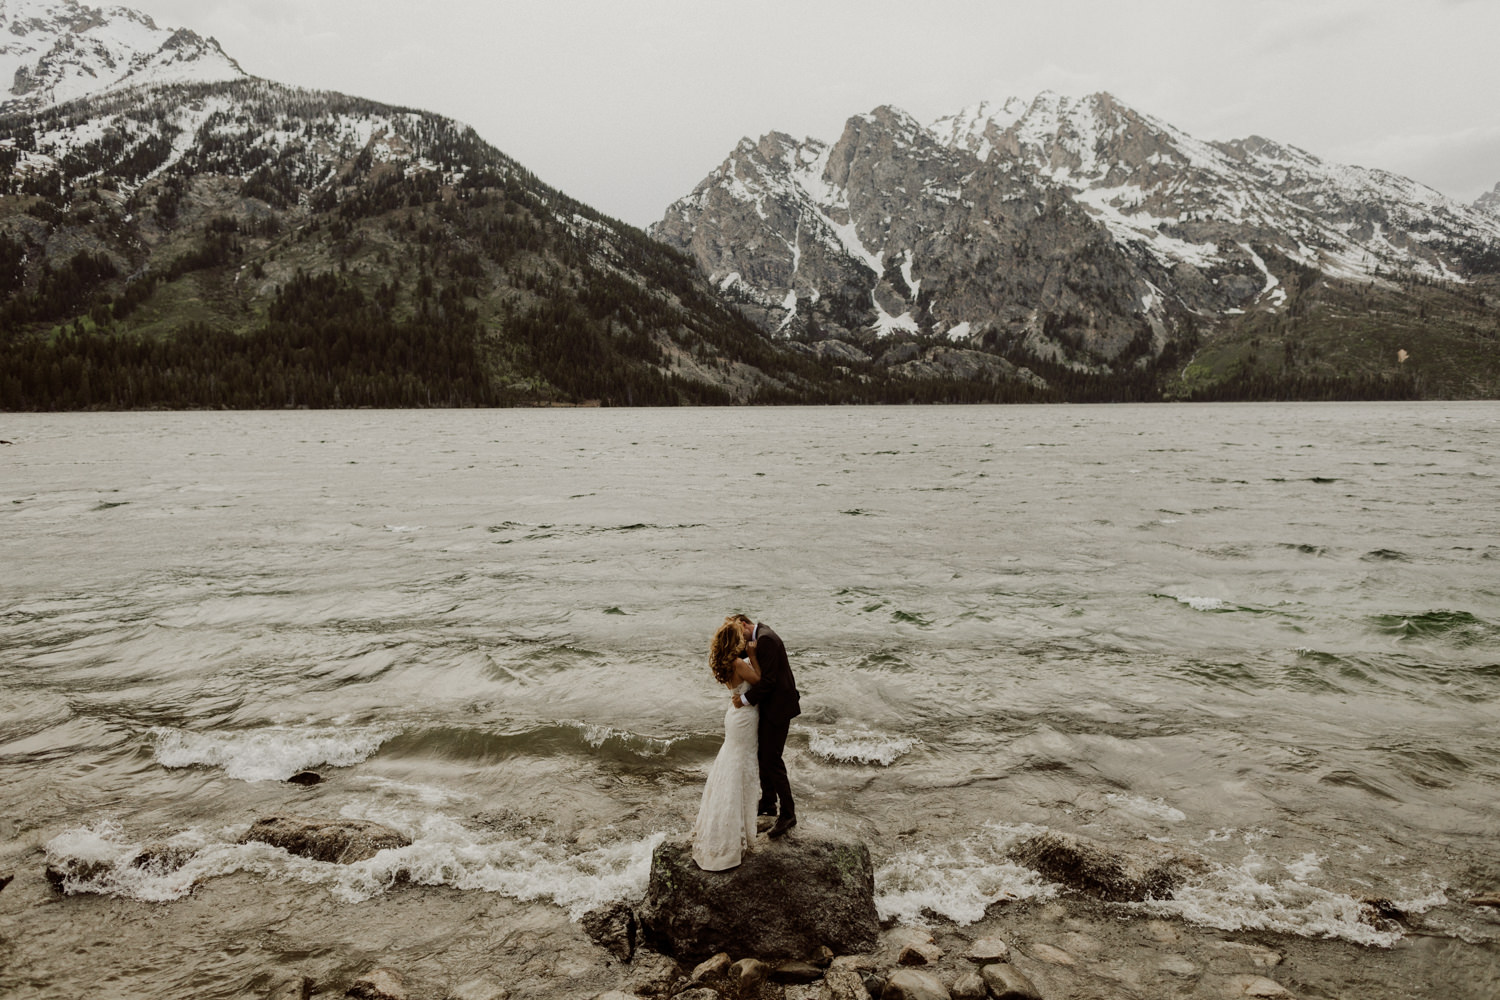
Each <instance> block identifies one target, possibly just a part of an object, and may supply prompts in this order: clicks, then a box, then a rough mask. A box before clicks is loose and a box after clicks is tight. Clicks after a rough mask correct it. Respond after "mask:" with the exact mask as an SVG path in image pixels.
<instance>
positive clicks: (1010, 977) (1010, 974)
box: [979, 962, 1041, 1000]
mask: <svg viewBox="0 0 1500 1000" xmlns="http://www.w3.org/2000/svg"><path fill="white" fill-rule="evenodd" d="M979 974H980V975H981V976H983V977H984V985H985V986H986V987H987V988H988V989H989V991H990V996H992V997H994V998H995V1000H1041V994H1040V993H1038V992H1037V991H1036V987H1035V986H1033V985H1031V980H1030V979H1027V978H1026V975H1025V974H1024V973H1023V972H1021V970H1020V969H1017V968H1016V967H1015V966H1013V965H1010V964H1008V963H1005V962H996V963H995V964H994V965H986V966H985V967H984V968H983V969H980V970H979Z"/></svg>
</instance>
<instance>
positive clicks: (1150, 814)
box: [1104, 792, 1187, 823]
mask: <svg viewBox="0 0 1500 1000" xmlns="http://www.w3.org/2000/svg"><path fill="white" fill-rule="evenodd" d="M1104 801H1105V802H1108V803H1109V804H1110V805H1111V806H1113V807H1114V808H1116V809H1119V810H1120V811H1121V812H1127V813H1130V814H1131V815H1132V816H1139V817H1140V818H1142V819H1154V820H1158V821H1160V822H1163V823H1181V822H1182V821H1183V820H1185V819H1187V814H1186V813H1184V812H1183V811H1182V810H1181V809H1178V808H1176V807H1174V806H1171V805H1168V804H1167V803H1166V802H1165V801H1164V800H1162V799H1145V798H1141V797H1140V796H1137V795H1120V794H1117V793H1115V792H1107V793H1105V796H1104Z"/></svg>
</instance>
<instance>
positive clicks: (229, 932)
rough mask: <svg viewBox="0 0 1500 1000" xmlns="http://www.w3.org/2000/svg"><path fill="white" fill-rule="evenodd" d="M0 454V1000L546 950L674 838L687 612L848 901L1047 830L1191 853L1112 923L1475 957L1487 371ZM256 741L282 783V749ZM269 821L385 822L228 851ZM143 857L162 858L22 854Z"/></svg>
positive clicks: (930, 904)
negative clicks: (1361, 391) (325, 855)
mask: <svg viewBox="0 0 1500 1000" xmlns="http://www.w3.org/2000/svg"><path fill="white" fill-rule="evenodd" d="M0 438H4V439H6V440H8V441H9V442H10V443H9V444H6V445H0V566H3V573H0V596H3V606H0V695H3V697H0V875H3V874H6V873H13V874H15V875H16V881H15V882H14V883H13V884H11V885H10V886H8V887H6V888H5V889H4V891H3V892H0V927H3V929H4V931H5V933H4V935H3V940H0V992H5V993H6V994H7V995H10V994H14V995H16V996H75V995H80V991H81V990H83V989H84V987H86V986H87V985H88V984H97V983H98V982H99V981H100V980H101V978H102V979H105V980H106V981H107V982H110V983H113V984H115V985H116V986H117V987H118V988H119V989H118V992H119V993H120V995H151V994H152V993H153V989H152V988H153V987H161V990H160V992H159V993H156V994H155V995H168V993H171V994H172V995H179V994H184V993H186V992H187V991H193V992H194V995H197V996H220V995H222V996H235V995H240V992H241V991H243V990H247V989H252V988H253V987H254V986H255V984H256V983H257V982H258V981H259V980H257V979H256V978H255V977H256V976H257V975H259V974H260V972H261V970H263V969H264V968H265V967H267V966H268V965H272V964H276V963H280V964H283V965H288V964H295V963H296V962H298V961H303V960H312V959H309V958H308V956H309V955H312V956H314V958H315V957H316V956H318V955H324V954H325V953H326V954H327V955H332V954H335V953H338V954H339V955H341V956H342V957H341V958H340V960H341V961H346V962H347V963H349V964H351V965H352V964H354V963H356V962H357V961H358V960H360V959H362V958H364V957H368V956H369V955H373V954H375V953H377V952H378V950H379V947H380V943H381V942H384V943H385V945H386V946H387V947H393V945H391V944H390V942H391V941H393V940H395V939H396V938H397V937H399V935H400V934H401V933H402V932H403V931H404V932H406V933H409V932H410V929H411V928H412V927H413V926H414V924H421V923H422V922H424V921H428V922H431V924H432V926H434V927H438V926H443V927H455V926H468V925H470V924H472V923H473V921H474V919H475V915H476V914H478V915H480V917H481V918H483V919H490V920H493V921H495V926H496V927H503V928H505V930H504V931H503V933H502V932H501V931H499V930H491V931H487V932H484V933H482V934H481V933H480V932H477V931H469V932H467V933H469V934H471V935H478V936H472V937H471V938H466V939H464V941H462V942H460V941H458V939H457V938H456V937H454V936H452V935H450V937H449V939H448V940H447V942H446V944H445V943H442V942H437V941H432V942H428V943H425V944H422V945H420V946H416V947H417V950H418V951H420V952H421V955H422V956H423V957H424V959H425V960H427V961H430V962H432V963H437V964H443V963H444V962H446V963H448V964H449V965H450V966H455V967H467V966H468V965H472V966H474V967H475V968H477V967H478V966H479V964H480V963H481V962H482V957H481V956H482V954H483V953H484V952H485V950H486V949H487V948H488V949H489V950H490V951H491V952H493V950H494V949H496V948H501V947H508V948H515V949H520V950H521V951H522V952H524V953H525V954H526V955H529V956H532V958H533V959H534V961H532V959H528V961H532V964H533V965H534V966H535V968H531V967H530V966H528V968H529V969H530V972H528V973H527V974H528V975H532V976H533V977H537V978H538V981H541V980H544V979H545V978H546V977H547V976H549V975H551V976H564V975H569V974H571V973H569V971H568V969H567V968H566V965H567V962H568V961H569V960H568V959H566V958H565V957H560V956H563V955H564V951H565V949H561V948H560V947H559V948H550V946H549V945H548V941H549V940H550V939H551V938H550V937H549V935H551V936H554V937H555V936H556V935H557V934H558V933H559V932H558V931H557V927H558V926H559V925H566V922H567V919H568V918H569V917H576V916H578V915H579V914H581V913H582V912H584V911H586V910H587V909H589V908H591V907H593V906H596V905H599V904H600V903H602V902H606V901H609V900H612V899H623V898H632V897H634V896H637V895H639V894H640V893H641V892H642V891H643V889H644V884H645V876H646V871H647V863H648V861H649V857H650V852H651V850H652V848H653V847H654V845H655V844H656V843H657V842H659V840H660V839H661V837H662V836H664V835H667V834H677V833H681V832H683V831H685V830H686V829H687V828H688V827H689V826H690V825H691V819H692V815H693V813H694V812H695V810H696V806H697V797H698V792H699V787H700V785H701V781H702V779H703V776H704V774H705V773H706V770H707V767H708V764H709V762H710V761H711V760H712V757H713V754H714V753H715V751H716V749H717V746H718V743H719V738H720V733H719V731H718V727H719V724H720V720H721V717H722V695H721V694H720V692H719V691H718V690H717V689H716V688H715V687H714V685H713V683H712V681H711V679H710V678H709V676H708V670H707V665H706V647H707V640H708V636H709V634H710V633H711V631H712V629H713V628H714V626H715V625H717V623H718V622H719V621H720V620H721V619H722V616H723V615H724V614H725V613H727V612H730V611H740V610H743V611H745V612H747V613H749V614H751V615H753V616H755V617H757V618H760V619H763V620H765V621H767V622H769V623H770V624H772V625H773V626H774V627H775V628H776V629H777V630H778V631H779V632H780V633H781V635H782V637H783V638H784V639H785V640H786V643H787V646H788V649H789V651H790V654H791V658H792V664H793V667H794V669H795V671H796V673H797V678H798V682H799V686H800V687H801V689H802V692H803V707H804V715H803V716H802V717H801V718H800V719H798V720H797V722H796V723H795V724H794V726H793V730H792V737H791V741H790V744H789V751H788V753H789V756H788V765H789V768H790V770H791V773H792V782H793V788H794V790H795V792H796V793H797V795H798V803H799V813H800V814H801V816H802V818H803V819H804V821H811V822H812V823H814V824H823V825H826V826H830V827H837V828H841V829H844V830H847V831H852V832H854V833H857V834H858V835H860V836H862V837H863V838H865V839H866V840H867V841H868V842H869V844H870V846H871V850H872V852H873V854H874V857H875V861H876V866H877V886H876V888H877V894H878V897H879V905H880V908H881V910H882V913H883V915H885V916H887V917H893V918H897V919H902V920H906V921H912V922H922V921H930V920H933V919H946V920H951V921H956V922H958V923H960V924H962V923H965V922H968V921H973V920H977V919H979V917H980V916H981V915H982V914H983V912H984V910H985V907H986V906H987V905H989V904H990V903H992V902H993V901H994V900H995V899H997V898H1001V897H1004V896H1006V895H1009V896H1011V897H1014V898H1018V899H1024V898H1028V897H1034V896H1045V895H1047V894H1050V893H1052V892H1054V891H1055V887H1053V886H1049V885H1048V884H1047V883H1046V882H1045V881H1044V880H1042V879H1040V878H1039V877H1038V876H1036V875H1035V873H1032V872H1030V871H1028V870H1026V869H1024V868H1021V867H1019V866H1017V865H1015V864H1013V863H1011V862H1010V861H1008V860H1007V858H1006V849H1007V847H1008V846H1009V845H1010V844H1011V843H1012V842H1013V841H1015V840H1016V839H1017V838H1018V837H1020V836H1022V835H1025V834H1027V833H1029V832H1033V831H1036V830H1038V829H1042V828H1049V829H1056V830H1065V831H1071V832H1077V833H1082V834H1085V835H1088V836H1091V837H1095V838H1099V839H1103V840H1108V841H1119V842H1128V841H1132V840H1139V839H1141V838H1151V839H1153V840H1156V841H1159V842H1164V843H1167V844H1171V845H1174V846H1176V847H1179V848H1181V849H1183V850H1186V851H1191V852H1193V853H1196V854H1200V855H1202V856H1204V857H1205V858H1206V859H1207V860H1208V862H1209V868H1208V870H1207V872H1206V874H1204V875H1203V876H1202V877H1201V878H1200V879H1199V880H1198V881H1196V882H1195V883H1194V884H1193V885H1192V886H1190V887H1189V888H1187V889H1185V890H1183V891H1182V892H1179V893H1178V897H1177V898H1176V899H1174V900H1170V901H1166V902H1160V903H1149V904H1140V905H1139V907H1137V908H1136V911H1137V912H1138V913H1139V914H1140V916H1141V917H1142V918H1146V917H1162V916H1166V917H1179V918H1182V919H1184V920H1186V921H1189V922H1191V923H1194V924H1198V925H1202V926H1207V927H1212V928H1222V929H1224V930H1238V929H1246V928H1253V929H1259V930H1264V931H1272V932H1279V933H1284V934H1290V935H1299V936H1303V937H1307V938H1325V937H1326V938H1335V939H1340V940H1343V941H1347V942H1351V943H1353V944H1356V945H1360V946H1365V947H1371V948H1389V947H1392V946H1395V945H1397V944H1398V943H1399V942H1400V941H1401V939H1402V937H1403V934H1404V933H1405V932H1403V931H1402V930H1401V929H1399V928H1392V927H1381V926H1374V925H1372V924H1371V923H1369V922H1368V921H1367V920H1365V919H1362V911H1361V907H1360V906H1359V904H1358V902H1357V901H1358V899H1360V898H1361V897H1368V896H1376V897H1384V898H1388V899H1390V900H1392V901H1394V902H1395V903H1396V904H1397V905H1399V906H1400V907H1401V908H1403V909H1405V910H1406V911H1407V912H1408V913H1410V914H1412V915H1413V918H1414V919H1415V920H1417V921H1419V922H1420V926H1421V928H1422V933H1423V935H1425V936H1429V937H1431V936H1436V937H1439V938H1443V939H1446V940H1450V941H1451V942H1453V944H1454V947H1456V948H1459V949H1460V954H1461V955H1462V956H1466V957H1468V958H1472V959H1474V960H1476V962H1480V961H1481V960H1482V962H1483V963H1487V966H1486V967H1488V968H1490V969H1493V968H1494V966H1495V955H1496V949H1497V947H1500V918H1497V917H1496V916H1495V915H1494V914H1493V913H1492V912H1491V911H1489V910H1486V909H1481V908H1476V907H1472V906H1469V905H1467V903H1466V899H1467V898H1468V897H1469V896H1471V895H1474V894H1476V893H1479V892H1483V891H1494V890H1497V889H1500V850H1497V848H1496V843H1497V835H1500V804H1497V801H1496V796H1495V788H1496V786H1497V781H1500V727H1497V725H1496V721H1497V713H1496V698H1497V696H1500V488H1497V486H1500V482H1497V465H1500V445H1497V442H1500V406H1497V405H1495V404H1493V403H1462V404H1439V403H1414V404H1347V405H1343V404H1341V405H1310V404H1309V405H1301V404H1298V405H1223V406H1107V407H1106V406H1097V407H1078V406H1055V407H952V408H926V407H921V408H896V407H891V408H837V409H835V408H828V409H820V408H792V409H753V410H752V409H693V410H565V411H546V410H490V411H403V412H349V411H340V412H298V413H128V414H58V415H15V414H11V415H4V416H3V417H0ZM304 768H315V769H317V770H319V771H321V772H322V773H323V774H324V776H325V778H326V779H327V780H326V781H325V782H324V783H323V784H321V785H317V786H315V787H312V788H302V787H298V786H294V785H288V784H286V783H285V782H283V781H282V780H280V779H284V778H286V777H288V776H289V775H291V774H293V773H295V772H297V771H299V770H301V769H304ZM273 811H293V812H298V813H303V814H309V815H343V816H348V817H358V818H366V819H373V820H377V821H380V822H383V823H387V824H390V825H392V826H395V827H397V828H398V829H400V830H402V831H403V832H404V833H406V834H408V835H409V836H410V837H412V838H413V840H414V841H415V843H414V844H413V846H412V847H410V848H406V849H403V850H401V851H394V852H385V853H384V854H382V855H380V856H378V857H377V858H375V859H373V860H371V861H369V862H363V863H360V864H356V865H351V866H335V865H327V864H322V863H318V862H312V861H304V860H300V859H294V858H291V857H289V856H287V855H286V854H284V853H283V852H281V851H279V850H276V849H272V848H268V847H265V846H264V845H255V844H249V845H239V844H237V843H236V840H237V838H238V836H239V835H240V834H241V833H243V832H244V830H245V829H246V827H247V826H248V824H249V823H250V821H251V820H253V819H254V818H256V817H257V816H260V815H265V814H267V813H269V812H273ZM157 841H168V842H170V843H173V844H177V845H182V846H185V847H190V848H192V849H194V850H195V851H196V853H195V854H194V856H193V858H192V860H191V861H190V862H189V863H188V864H187V865H186V866H185V867H184V868H182V869H180V870H178V871H176V872H167V873H152V872H149V871H136V872H135V873H134V874H132V875H130V876H119V877H114V876H111V877H105V878H100V879H97V880H94V881H89V880H83V881H81V882H78V883H75V884H70V885H69V886H68V888H69V889H71V890H74V893H75V894H73V895H68V896H60V895H58V894H57V893H56V892H54V891H53V890H52V889H51V888H50V887H49V886H48V885H47V884H46V883H45V881H43V879H42V877H41V869H42V867H43V866H44V864H45V863H46V861H47V860H48V859H49V858H50V859H52V860H58V859H69V858H72V859H87V858H99V859H105V860H108V859H113V858H117V857H124V856H128V855H133V854H134V853H135V851H136V850H138V848H139V846H140V845H142V844H144V843H148V842H157ZM398 874H399V875H401V878H400V879H398V878H397V876H398ZM412 882H414V883H415V885H412V884H409V883H412ZM195 885H196V886H197V888H196V889H194V886H195ZM1127 912H1129V911H1128V910H1127ZM445 921H446V923H445ZM351 924H352V925H357V927H358V930H357V932H356V931H355V930H348V929H347V928H348V927H349V926H350V925H351ZM164 926H170V927H171V928H172V930H171V934H172V938H171V939H170V940H167V941H164V940H163V939H162V934H163V932H162V928H163V927H164ZM23 928H24V933H23V932H22V929H23ZM320 935H321V936H320ZM497 935H498V937H497ZM527 935H530V936H529V937H528V936H527ZM308 939H316V940H318V941H319V942H321V943H320V944H318V946H317V948H321V949H323V951H317V949H316V948H312V947H311V946H310V945H308V944H307V940H308ZM370 942H374V943H370ZM549 948H550V950H549ZM340 949H342V951H341V950H340ZM528 949H529V950H528ZM299 956H301V957H300V958H299ZM329 961H332V959H329ZM460 971H462V970H460ZM1476 982H1477V980H1476ZM1477 990H1479V987H1478V986H1477V985H1476V991H1477ZM584 995H590V994H584ZM1473 995H1475V996H1479V995H1483V994H1482V993H1481V992H1475V993H1474V994H1473Z"/></svg>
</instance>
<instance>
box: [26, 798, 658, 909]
mask: <svg viewBox="0 0 1500 1000" xmlns="http://www.w3.org/2000/svg"><path fill="white" fill-rule="evenodd" d="M345 814H346V815H348V814H349V810H345ZM402 815H404V816H405V819H407V820H408V821H410V820H411V819H412V816H411V815H410V814H402ZM402 815H398V814H393V813H389V812H388V813H387V815H384V816H378V817H370V818H376V819H378V821H381V822H387V821H390V820H393V819H394V820H397V822H396V823H392V824H391V825H393V826H395V828H396V829H398V830H402V832H404V833H406V834H407V835H408V836H411V837H412V843H411V845H410V846H408V847H401V848H388V849H386V850H383V851H380V852H379V853H377V854H376V855H375V856H374V857H372V858H368V859H366V860H364V861H357V862H354V863H351V864H334V863H331V862H324V861H314V860H311V859H308V858H303V857H298V856H296V855H293V854H289V853H287V852H286V851H284V850H282V849H281V848H279V847H272V846H271V845H269V844H263V843H259V842H249V843H243V844H242V843H239V837H240V836H241V835H243V834H244V832H245V830H246V827H244V826H239V827H230V828H226V829H224V830H222V831H220V832H219V833H218V834H217V835H215V836H206V835H204V834H201V833H200V832H199V831H196V830H189V831H185V832H183V833H180V834H178V835H176V836H174V837H173V838H171V840H169V841H167V842H166V843H167V844H168V845H169V846H172V847H175V848H180V849H182V851H183V854H184V855H187V854H188V853H189V852H191V856H190V857H187V859H186V860H185V862H184V863H183V864H182V865H181V866H180V867H178V868H176V869H174V870H170V871H167V870H165V866H153V865H144V866H141V867H136V866H133V865H132V864H131V862H132V860H133V859H134V858H136V857H137V856H138V855H139V854H140V852H141V850H142V847H143V845H142V843H141V842H139V841H138V840H134V839H132V838H130V837H129V836H127V835H126V834H125V832H124V831H123V829H122V828H121V827H120V825H119V824H118V823H115V822H113V821H101V822H99V823H96V824H94V825H93V826H88V827H80V828H76V829H72V830H68V831H65V832H64V833H61V834H59V835H58V836H56V837H54V838H53V839H52V840H51V841H50V842H48V844H47V845H46V850H47V858H48V863H49V864H55V865H58V866H59V867H60V868H61V869H62V870H65V871H69V872H72V873H74V874H72V875H70V876H69V877H67V878H66V879H65V880H64V882H63V886H62V888H63V890H64V891H65V892H68V893H96V894H99V895H108V896H118V897H122V898H127V899H135V900H140V901H143V902H170V901H173V900H177V899H181V898H183V897H184V896H186V895H188V893H190V892H191V891H192V890H193V887H194V886H196V885H198V884H199V883H201V882H203V881H205V880H207V879H210V878H214V877H218V876H222V875H229V874H232V873H235V872H247V873H251V874H254V875H259V876H261V877H263V878H266V879H270V880H277V881H283V882H299V883H303V884H310V885H320V886H325V887H327V889H328V891H329V892H330V894H331V895H333V896H334V898H336V899H339V900H342V901H344V902H349V903H358V902H363V901H364V900H367V899H370V898H372V897H374V896H378V895H381V894H382V893H384V892H386V891H387V890H388V889H391V888H393V887H395V886H398V885H401V884H403V883H407V882H414V883H417V884H419V885H429V886H448V887H451V888H454V889H464V890H479V891H484V892H498V893H501V894H502V895H506V896H510V897H512V898H514V899H516V900H519V901H521V902H537V901H540V902H548V903H552V904H555V905H557V906H559V907H562V908H564V909H566V910H567V911H568V914H569V916H570V917H571V918H572V919H575V920H576V919H578V918H579V917H581V916H582V915H583V914H585V913H587V912H588V911H589V910H592V909H595V908H597V907H599V906H602V905H605V904H607V903H611V902H614V901H616V900H621V899H634V898H639V897H641V896H643V895H644V894H645V891H646V883H647V880H648V877H649V875H650V871H651V855H652V852H653V851H654V850H655V849H656V846H657V845H658V844H660V843H661V842H662V840H663V839H665V837H666V835H665V834H663V833H658V834H653V835H651V836H649V837H646V838H643V839H641V840H622V841H617V842H614V843H607V844H601V845H599V846H597V847H594V848H591V849H589V850H585V851H577V850H575V849H573V848H571V847H570V846H569V845H567V844H563V843H554V842H549V841H548V840H547V839H545V838H544V837H526V836H524V835H523V836H519V837H503V838H499V839H493V840H480V839H476V837H475V835H474V834H473V833H472V832H471V831H469V830H468V829H466V828H465V827H464V826H463V824H461V823H459V822H457V821H455V820H453V819H451V818H450V817H447V816H444V815H442V814H437V813H432V814H427V815H424V816H421V817H420V818H417V819H416V820H415V823H414V824H413V823H411V822H406V823H402V822H400V819H401V818H402ZM352 818H367V817H365V816H358V817H352Z"/></svg>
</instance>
